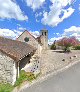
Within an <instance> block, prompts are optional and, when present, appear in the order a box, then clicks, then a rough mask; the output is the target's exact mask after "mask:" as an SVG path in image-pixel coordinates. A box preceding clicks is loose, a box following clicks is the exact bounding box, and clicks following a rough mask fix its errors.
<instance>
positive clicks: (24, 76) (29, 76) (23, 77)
mask: <svg viewBox="0 0 80 92" xmlns="http://www.w3.org/2000/svg"><path fill="white" fill-rule="evenodd" d="M34 79H35V76H34V74H33V73H31V72H25V71H24V70H21V71H20V75H19V78H18V79H17V80H16V82H15V85H14V86H19V85H20V84H21V83H23V82H24V81H30V82H31V81H32V80H34Z"/></svg>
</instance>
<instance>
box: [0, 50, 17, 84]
mask: <svg viewBox="0 0 80 92" xmlns="http://www.w3.org/2000/svg"><path fill="white" fill-rule="evenodd" d="M15 81H16V64H15V62H14V60H13V59H11V58H10V57H8V56H6V55H5V54H3V53H2V52H0V82H5V83H6V82H7V83H10V84H14V82H15Z"/></svg>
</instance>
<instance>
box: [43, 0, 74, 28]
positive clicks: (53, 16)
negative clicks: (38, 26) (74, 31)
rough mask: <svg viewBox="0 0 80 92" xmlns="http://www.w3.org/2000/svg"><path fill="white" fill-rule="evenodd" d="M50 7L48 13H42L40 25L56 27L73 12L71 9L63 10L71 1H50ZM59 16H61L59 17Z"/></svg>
mask: <svg viewBox="0 0 80 92" xmlns="http://www.w3.org/2000/svg"><path fill="white" fill-rule="evenodd" d="M50 1H51V2H52V5H51V6H50V11H49V12H44V13H43V18H42V23H43V24H45V25H49V26H57V25H58V24H59V23H60V22H62V21H63V20H64V19H66V18H68V17H69V16H71V15H72V14H73V12H74V9H73V8H72V7H69V8H67V9H64V7H66V6H67V5H70V4H71V3H72V2H73V1H72V0H50ZM60 15H62V16H61V17H60Z"/></svg>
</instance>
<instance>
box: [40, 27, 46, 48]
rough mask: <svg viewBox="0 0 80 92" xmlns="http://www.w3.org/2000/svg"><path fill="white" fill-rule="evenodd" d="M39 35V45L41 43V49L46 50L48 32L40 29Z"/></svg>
mask: <svg viewBox="0 0 80 92" xmlns="http://www.w3.org/2000/svg"><path fill="white" fill-rule="evenodd" d="M40 35H41V43H42V45H43V46H42V49H43V50H47V49H48V30H46V29H42V30H41V31H40Z"/></svg>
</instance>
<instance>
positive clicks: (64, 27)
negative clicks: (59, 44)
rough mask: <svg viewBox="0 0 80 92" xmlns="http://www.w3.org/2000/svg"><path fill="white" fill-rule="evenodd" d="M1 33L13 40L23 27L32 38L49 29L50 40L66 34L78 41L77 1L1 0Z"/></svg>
mask: <svg viewBox="0 0 80 92" xmlns="http://www.w3.org/2000/svg"><path fill="white" fill-rule="evenodd" d="M0 3H1V5H0V35H1V36H6V37H9V38H12V39H15V38H16V37H18V36H19V35H20V34H21V33H22V32H23V31H24V30H25V29H26V30H28V31H30V33H31V34H33V35H34V36H35V37H37V36H38V35H39V32H40V30H41V29H43V28H46V29H47V30H48V32H49V35H48V38H49V43H50V44H51V43H53V41H54V40H58V39H60V38H62V37H65V36H75V37H76V38H77V39H79V40H80V0H0Z"/></svg>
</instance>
